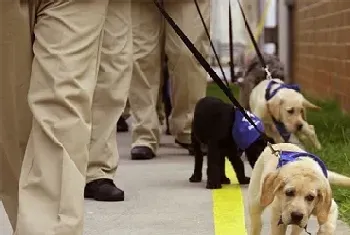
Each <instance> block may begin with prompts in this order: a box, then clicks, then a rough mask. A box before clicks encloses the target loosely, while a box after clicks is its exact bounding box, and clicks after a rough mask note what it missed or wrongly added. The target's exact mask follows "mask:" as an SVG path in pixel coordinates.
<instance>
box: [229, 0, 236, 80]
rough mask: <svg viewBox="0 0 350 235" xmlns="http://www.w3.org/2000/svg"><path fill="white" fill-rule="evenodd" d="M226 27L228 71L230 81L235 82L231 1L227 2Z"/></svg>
mask: <svg viewBox="0 0 350 235" xmlns="http://www.w3.org/2000/svg"><path fill="white" fill-rule="evenodd" d="M228 27H229V40H230V42H229V45H230V71H231V81H232V82H233V81H235V80H236V75H235V64H234V59H233V32H232V13H231V1H230V0H229V5H228Z"/></svg>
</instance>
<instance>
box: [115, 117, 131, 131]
mask: <svg viewBox="0 0 350 235" xmlns="http://www.w3.org/2000/svg"><path fill="white" fill-rule="evenodd" d="M128 131H129V125H128V123H127V122H126V120H125V119H124V118H123V117H120V118H119V120H118V122H117V132H128Z"/></svg>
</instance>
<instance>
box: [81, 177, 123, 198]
mask: <svg viewBox="0 0 350 235" xmlns="http://www.w3.org/2000/svg"><path fill="white" fill-rule="evenodd" d="M84 197H85V198H91V199H94V200H96V201H106V202H108V201H109V202H112V201H114V202H117V201H124V191H123V190H121V189H119V188H117V187H116V186H115V184H114V183H113V180H111V179H106V178H102V179H97V180H93V181H91V182H90V183H88V184H86V185H85V189H84Z"/></svg>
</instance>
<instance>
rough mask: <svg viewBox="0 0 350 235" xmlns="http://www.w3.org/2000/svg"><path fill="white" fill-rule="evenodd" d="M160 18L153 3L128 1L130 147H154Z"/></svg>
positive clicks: (156, 130)
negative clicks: (130, 31)
mask: <svg viewBox="0 0 350 235" xmlns="http://www.w3.org/2000/svg"><path fill="white" fill-rule="evenodd" d="M161 22H162V16H161V15H160V13H159V11H158V10H157V8H156V7H155V6H154V3H153V1H149V0H148V1H141V0H139V1H137V0H134V1H133V2H132V24H133V46H134V59H133V60H134V64H133V74H132V80H131V87H130V93H129V102H130V108H131V114H132V116H133V117H134V123H133V130H132V146H131V147H135V146H147V147H149V148H151V149H152V150H153V151H156V149H157V148H158V145H159V143H158V139H159V135H160V131H159V130H160V128H159V120H158V116H157V112H156V103H157V99H158V93H159V85H160V71H161V59H160V49H161V47H160V45H161V44H160V35H161V33H162V23H161Z"/></svg>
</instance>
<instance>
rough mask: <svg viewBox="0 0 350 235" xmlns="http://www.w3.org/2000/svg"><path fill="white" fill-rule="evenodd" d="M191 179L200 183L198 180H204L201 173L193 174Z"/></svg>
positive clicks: (192, 181)
mask: <svg viewBox="0 0 350 235" xmlns="http://www.w3.org/2000/svg"><path fill="white" fill-rule="evenodd" d="M189 181H190V182H191V183H198V182H201V181H202V176H201V175H195V174H193V175H192V176H191V177H190V178H189Z"/></svg>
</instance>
